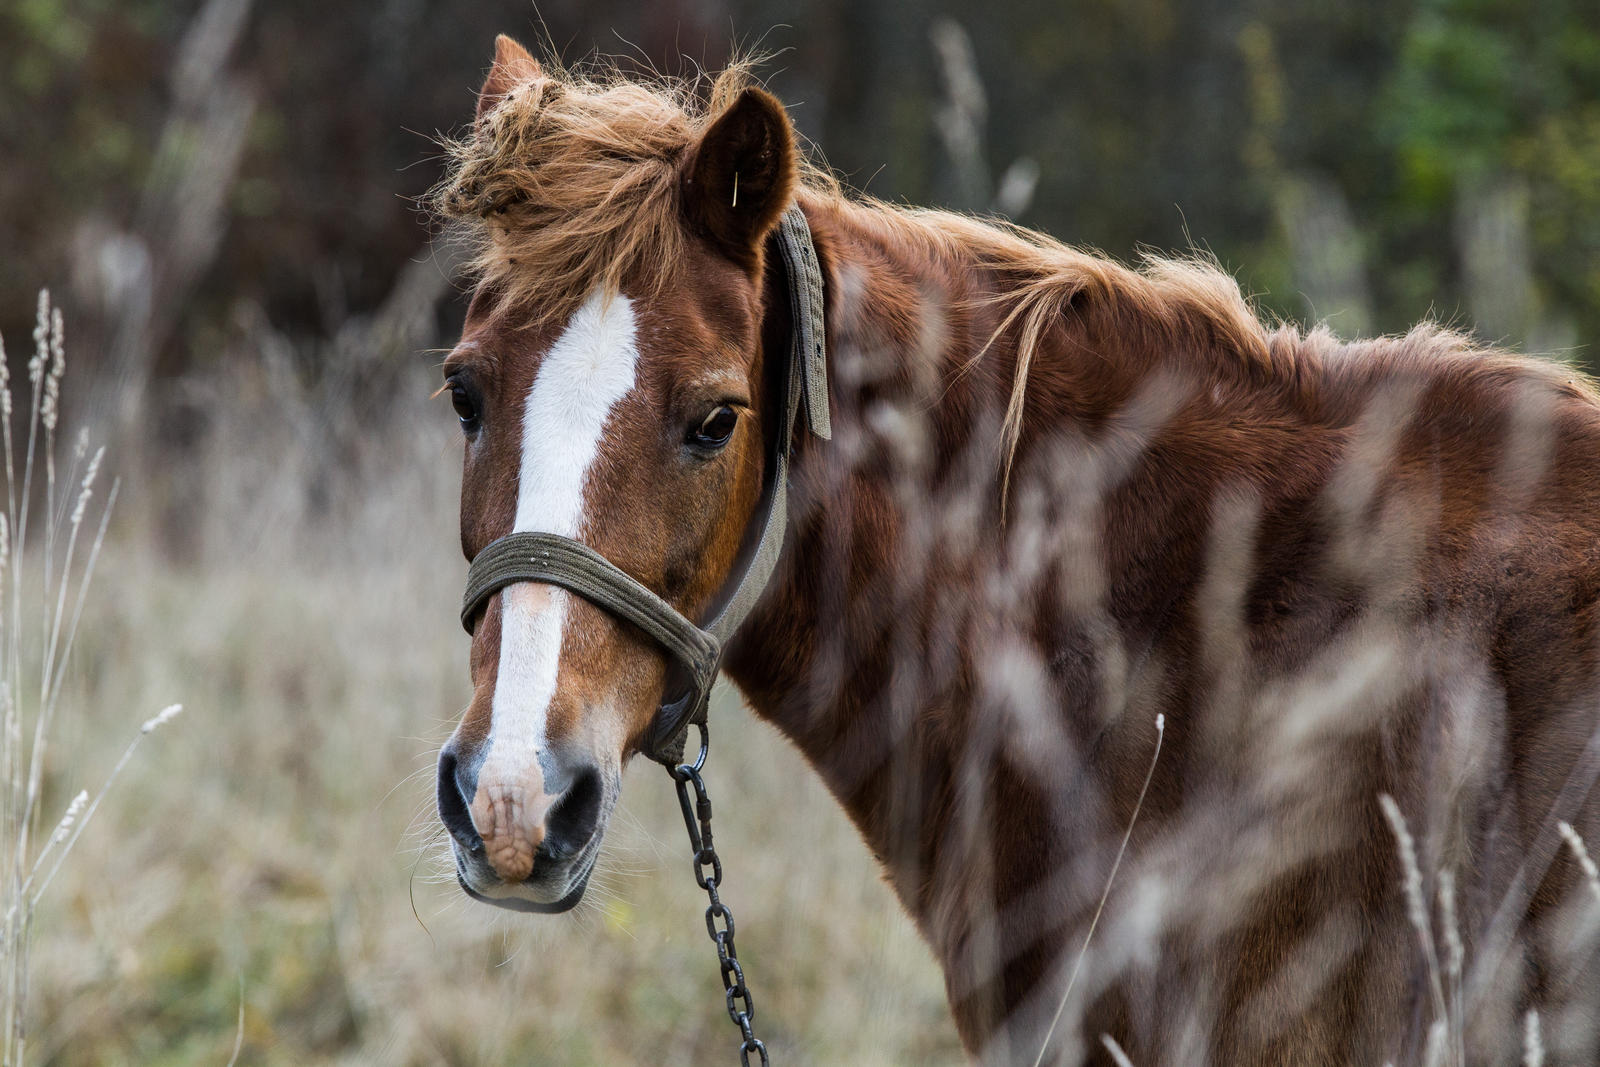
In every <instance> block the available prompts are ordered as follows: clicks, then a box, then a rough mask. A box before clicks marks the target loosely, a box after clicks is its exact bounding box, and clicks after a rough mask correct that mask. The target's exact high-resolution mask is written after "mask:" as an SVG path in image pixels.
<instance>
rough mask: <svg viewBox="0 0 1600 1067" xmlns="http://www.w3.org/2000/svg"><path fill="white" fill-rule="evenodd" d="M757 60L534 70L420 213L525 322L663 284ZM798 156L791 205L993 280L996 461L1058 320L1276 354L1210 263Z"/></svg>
mask: <svg viewBox="0 0 1600 1067" xmlns="http://www.w3.org/2000/svg"><path fill="white" fill-rule="evenodd" d="M753 66H754V64H753V63H752V62H750V61H736V62H734V63H733V64H732V65H731V66H729V67H728V69H726V70H724V71H723V72H722V73H720V74H719V75H717V76H716V77H715V78H714V79H712V78H707V77H705V76H699V77H695V78H665V77H651V78H649V79H641V78H640V77H638V76H635V75H631V74H628V73H624V72H623V71H621V70H620V69H619V68H617V67H616V66H615V65H612V64H606V63H597V64H590V65H589V66H586V67H583V68H564V67H561V66H559V65H556V64H547V65H546V66H545V68H544V69H543V70H542V71H541V72H540V73H539V75H538V76H536V77H532V78H530V79H528V80H526V81H524V82H522V83H521V84H520V85H518V86H516V87H515V88H513V89H512V90H511V91H510V92H508V93H507V94H506V95H505V96H504V97H503V98H502V99H501V100H500V101H499V102H498V103H496V104H494V106H492V107H491V108H490V109H489V110H488V111H486V112H485V113H484V114H483V115H482V117H481V118H480V119H479V120H478V121H477V122H476V123H475V125H474V127H473V129H472V130H471V131H470V132H468V133H467V134H466V135H465V136H463V137H461V138H459V139H451V140H447V141H446V142H445V148H446V151H447V153H448V155H449V158H450V162H451V166H450V169H449V173H448V174H447V175H446V177H445V178H444V180H443V181H442V182H441V183H440V184H439V185H438V186H437V187H435V189H434V191H433V193H432V195H431V203H432V206H433V208H434V209H435V211H436V212H437V213H438V214H439V215H441V216H442V217H444V218H445V219H446V220H449V221H453V222H456V223H459V224H461V229H462V230H463V231H464V233H465V234H466V236H467V238H468V240H470V241H471V243H472V245H473V255H472V267H473V269H474V270H475V272H476V274H477V276H478V277H479V279H480V281H482V282H483V283H486V284H487V285H488V286H489V287H491V289H492V291H494V292H496V293H497V294H498V295H499V297H500V300H501V307H503V308H516V309H521V312H520V313H522V314H525V315H527V316H528V317H529V318H530V319H537V320H546V321H560V320H562V319H564V318H565V317H566V316H568V315H570V314H571V313H572V311H574V310H575V309H576V308H577V306H578V305H579V304H580V303H581V302H582V301H583V300H584V299H585V297H587V296H588V294H589V293H590V292H592V291H593V290H594V289H595V288H596V286H597V285H598V286H603V287H604V288H606V289H608V290H611V291H619V290H621V289H622V288H623V287H624V285H629V286H632V287H635V288H644V289H648V288H649V287H651V286H656V287H664V286H665V285H666V284H667V283H668V281H669V280H670V279H671V277H672V270H671V265H672V264H675V263H677V262H679V261H680V259H681V253H682V249H683V242H684V240H685V232H684V229H683V224H682V222H681V221H680V220H681V213H680V202H679V197H680V184H679V181H678V169H677V168H678V163H679V160H680V159H681V157H682V155H683V153H684V152H685V150H686V149H687V148H688V147H689V146H690V145H691V144H692V143H693V142H694V141H695V139H696V138H697V137H698V136H699V134H700V133H701V131H703V130H704V129H705V128H706V127H707V126H708V125H709V124H710V123H711V122H712V121H714V120H715V118H716V117H717V116H718V115H719V114H720V113H721V111H722V110H723V109H724V108H726V107H727V106H728V105H729V104H731V103H732V102H733V101H734V100H735V99H736V98H737V97H738V95H739V93H740V91H741V90H742V89H744V88H745V87H746V86H747V85H750V84H751V83H752V81H753V76H752V73H751V71H752V68H753ZM708 82H709V92H708V91H707V88H708V85H707V83H708ZM804 155H805V154H804V153H802V160H801V162H800V166H799V168H798V169H799V189H798V194H799V195H800V196H801V197H802V198H803V199H808V200H809V199H816V200H822V201H825V202H832V203H835V204H838V205H840V206H845V205H849V206H850V207H851V208H852V209H854V210H859V211H869V212H873V213H875V214H876V215H877V216H878V218H879V221H880V223H881V225H883V226H885V227H889V228H891V229H895V230H898V231H900V232H901V233H902V234H903V235H905V236H908V237H912V238H914V239H915V240H917V241H919V242H920V243H922V244H924V245H925V246H926V247H929V248H931V249H935V250H938V251H940V252H941V253H943V254H947V255H950V256H952V257H959V256H960V255H961V254H963V253H964V254H966V255H967V256H976V257H977V260H978V261H979V262H981V263H983V264H984V265H985V266H988V267H991V268H994V269H996V270H999V271H1001V272H1004V274H1005V275H1006V277H1007V280H1008V282H1009V283H1010V284H1009V285H1008V286H1007V288H1006V289H1005V291H1003V292H1000V293H998V294H997V295H996V297H995V301H996V302H997V304H998V305H999V306H1000V308H1001V325H1000V327H999V328H998V329H997V330H996V331H995V335H994V337H993V338H991V339H990V345H993V344H994V342H995V340H997V339H998V338H999V337H1001V335H1002V334H1006V333H1008V331H1013V330H1014V331H1015V334H1014V337H1015V345H1016V372H1015V375H1014V378H1013V385H1012V389H1011V395H1010V399H1009V402H1008V405H1007V412H1006V422H1005V447H1004V453H1005V455H1006V457H1007V465H1008V466H1009V459H1010V456H1011V455H1012V454H1013V453H1014V452H1015V449H1016V444H1017V440H1018V438H1019V436H1020V433H1021V428H1022V413H1023V401H1024V399H1025V395H1026V387H1027V380H1028V371H1029V367H1030V364H1031V361H1032V359H1033V356H1034V353H1035V352H1036V351H1037V350H1038V347H1039V342H1040V341H1041V339H1042V338H1043V337H1044V336H1045V335H1046V333H1047V332H1048V331H1049V330H1051V329H1052V328H1053V327H1054V326H1055V325H1056V324H1058V323H1060V322H1062V321H1063V319H1062V316H1063V315H1064V314H1066V313H1068V312H1069V311H1071V312H1072V313H1074V314H1076V315H1077V316H1078V318H1079V319H1080V320H1085V325H1086V326H1091V327H1095V326H1097V327H1099V328H1100V329H1104V330H1108V331H1109V330H1115V331H1118V332H1120V333H1127V332H1130V331H1134V332H1137V333H1138V334H1140V335H1142V336H1143V337H1145V338H1147V339H1148V342H1149V345H1148V346H1147V347H1154V348H1170V347H1173V346H1179V347H1182V348H1186V349H1191V350H1194V351H1195V352H1196V354H1197V355H1210V356H1212V357H1213V358H1217V359H1222V360H1224V361H1228V362H1230V363H1231V364H1232V365H1234V366H1235V367H1237V368H1240V369H1243V370H1245V371H1246V372H1254V371H1263V370H1267V369H1269V368H1270V365H1271V362H1272V353H1273V351H1274V349H1275V348H1276V347H1277V346H1273V345H1271V344H1269V336H1268V332H1267V330H1266V328H1265V327H1264V326H1263V325H1262V323H1261V321H1260V320H1259V319H1258V318H1257V316H1256V314H1255V312H1254V310H1253V309H1252V308H1251V307H1250V305H1249V303H1248V302H1247V301H1246V300H1245V299H1244V297H1243V296H1242V294H1241V293H1240V290H1239V286H1238V284H1237V282H1235V280H1234V279H1233V277H1232V276H1231V275H1229V274H1227V273H1226V272H1225V271H1223V270H1222V269H1220V268H1219V267H1218V266H1216V265H1215V263H1213V262H1211V261H1210V260H1209V259H1205V258H1201V257H1195V258H1186V259H1170V258H1164V257H1159V256H1153V255H1152V256H1146V257H1145V258H1144V261H1143V263H1142V264H1141V266H1140V268H1139V269H1137V270H1135V269H1131V268H1128V267H1125V266H1122V265H1121V264H1118V263H1116V262H1114V261H1112V260H1111V259H1109V258H1106V257H1104V256H1101V255H1098V254H1095V253H1091V252H1085V251H1082V250H1079V249H1075V248H1072V247H1070V246H1068V245H1065V244H1063V243H1061V242H1059V241H1056V240H1055V239H1053V238H1051V237H1048V236H1046V235H1044V234H1041V233H1038V232H1035V231H1031V230H1027V229H1024V228H1022V227H1019V226H1014V225H1011V224H1009V223H1005V222H1000V221H996V220H991V219H980V218H975V217H972V216H967V215H960V214H956V213H952V212H947V211H935V210H929V209H920V208H907V207H900V206H896V205H890V204H885V203H883V202H881V201H876V200H872V199H870V198H866V197H858V196H857V197H851V196H847V195H846V194H845V193H844V192H843V190H842V188H841V186H840V184H839V182H838V181H837V180H836V179H835V178H834V177H833V176H832V175H831V174H830V173H829V172H828V171H827V170H826V169H824V168H823V167H821V166H818V165H816V164H815V163H813V162H811V161H809V160H808V159H805V158H804ZM1088 320H1094V321H1088ZM986 347H987V346H986ZM1279 351H1281V349H1279Z"/></svg>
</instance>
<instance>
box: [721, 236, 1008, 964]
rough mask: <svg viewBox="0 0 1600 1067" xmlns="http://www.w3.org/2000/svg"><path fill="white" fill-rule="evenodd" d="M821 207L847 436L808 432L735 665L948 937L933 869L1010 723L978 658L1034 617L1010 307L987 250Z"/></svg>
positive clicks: (842, 430)
mask: <svg viewBox="0 0 1600 1067" xmlns="http://www.w3.org/2000/svg"><path fill="white" fill-rule="evenodd" d="M807 207H808V214H809V215H810V216H811V219H812V227H813V230H814V232H815V234H816V239H817V243H818V248H819V252H820V257H821V258H822V259H823V261H824V263H825V265H826V267H827V270H828V298H829V303H828V341H829V365H830V366H829V370H830V377H831V379H832V394H833V427H834V437H833V439H832V440H831V441H826V442H824V441H818V440H811V439H807V440H803V441H799V442H798V451H797V455H796V459H795V463H794V468H793V473H792V476H791V527H790V528H791V533H790V539H789V542H788V545H787V550H786V552H785V554H784V559H783V562H782V563H781V564H780V568H779V571H778V573H777V574H776V575H775V577H774V581H773V584H772V586H771V588H770V589H769V592H768V594H767V596H766V597H765V598H764V599H763V601H762V603H761V605H760V606H759V608H758V609H757V611H756V613H755V614H754V615H753V616H752V617H751V619H750V620H749V622H748V624H747V625H746V627H745V629H744V632H742V633H741V635H740V637H739V639H738V640H737V641H736V642H735V644H734V645H733V646H732V647H731V648H730V650H729V659H728V661H727V664H726V665H727V668H728V672H729V674H730V675H731V676H732V677H733V679H734V680H735V682H737V683H738V685H739V687H740V688H741V689H742V690H743V691H744V693H745V695H746V696H747V698H748V699H749V701H750V703H751V705H752V706H753V708H754V709H755V710H756V712H757V713H758V714H760V715H761V716H763V717H764V718H766V719H768V720H769V721H770V722H772V723H774V724H775V725H776V726H778V728H779V729H781V730H782V731H783V732H784V733H785V734H787V735H788V736H789V737H790V738H791V739H792V740H793V741H794V742H795V743H796V744H797V745H798V746H799V747H800V748H801V749H802V751H803V752H804V753H805V755H806V756H807V758H808V759H809V760H810V762H811V763H812V764H813V765H814V766H815V767H816V768H817V770H818V772H819V773H820V774H821V776H822V777H823V779H824V780H825V781H826V783H827V784H828V786H829V788H830V789H831V790H832V791H833V793H834V794H835V796H836V797H837V798H838V799H839V800H840V802H841V803H842V804H843V805H844V807H845V809H846V810H847V812H848V813H849V814H850V816H851V817H852V819H853V820H854V821H855V822H856V824H857V826H858V827H859V828H860V830H861V831H862V833H863V834H864V836H865V837H866V839H867V841H868V844H869V845H870V846H871V847H872V848H873V850H874V852H875V853H877V854H878V855H879V857H880V858H881V859H883V860H884V862H885V863H886V864H887V866H888V867H889V871H890V874H891V876H892V877H893V880H894V882H895V884H896V887H897V889H898V890H899V892H900V893H901V895H902V899H903V900H904V901H905V903H906V904H907V906H908V908H909V909H910V910H911V911H912V912H913V914H914V915H916V916H917V917H918V919H919V920H920V921H922V922H923V924H924V929H925V931H926V932H928V933H929V934H930V935H931V936H932V937H933V938H934V940H935V942H936V943H937V942H938V941H940V940H941V938H940V935H939V933H938V932H937V931H935V930H932V929H929V928H928V925H927V924H928V923H929V922H930V921H931V920H930V918H929V915H930V913H931V911H932V910H933V909H934V908H935V906H936V904H937V902H938V901H937V898H938V897H939V896H940V895H941V894H940V892H939V890H938V889H937V888H936V883H937V882H938V879H937V878H935V877H929V871H930V867H931V866H932V865H933V864H934V862H935V858H936V857H935V853H936V852H937V853H938V856H937V862H938V863H939V864H948V863H950V862H951V861H952V852H959V851H960V847H959V844H958V845H957V846H956V847H955V848H952V846H951V843H950V842H949V840H948V836H949V834H950V833H951V829H952V828H951V826H950V825H949V824H948V818H949V809H950V807H951V806H952V805H951V804H950V803H948V802H949V801H950V799H951V798H952V797H953V796H954V795H955V794H956V793H957V792H959V791H960V789H959V784H958V783H957V782H956V781H955V779H956V778H957V777H958V775H959V774H961V773H962V770H961V768H962V766H963V763H964V761H966V760H968V759H970V758H971V757H972V753H973V752H974V751H978V750H982V751H983V752H986V753H988V754H989V756H992V755H993V752H992V746H993V744H995V743H996V740H997V739H996V738H995V737H989V738H987V739H979V740H981V741H982V743H977V742H975V740H974V735H975V732H984V731H982V730H976V731H975V729H974V724H973V719H974V716H973V712H974V705H975V703H976V694H975V693H974V688H975V685H974V677H975V672H974V670H973V664H972V663H971V661H970V656H971V655H972V654H973V653H974V652H975V651H979V650H981V649H982V648H983V646H984V645H985V644H988V645H989V648H988V653H987V654H995V653H996V652H998V651H999V649H998V648H997V647H995V646H996V645H999V644H1003V642H1004V640H1005V639H1006V634H1007V633H1008V632H1014V630H1015V627H1016V620H1015V619H1011V618H1006V617H1004V616H1005V615H1006V613H1007V611H1008V610H1010V609H1008V608H1007V607H1006V606H1004V605H1005V604H1007V603H1012V602H1014V598H1008V597H1007V596H1005V595H1003V594H1002V595H1000V596H997V595H996V591H995V588H994V586H993V582H992V580H991V579H992V578H993V576H994V575H995V574H996V573H998V571H999V568H997V567H996V566H995V564H996V562H997V561H998V560H1000V559H1001V558H1002V556H1003V551H1004V546H1003V543H1002V542H1003V540H1004V538H1005V537H1006V536H1007V534H1006V532H1005V530H1004V528H1003V524H1002V523H1001V520H1000V507H1001V488H1000V471H1001V456H1002V448H1001V443H1000V442H1001V433H1000V423H1001V416H1002V414H1003V411H1004V408H1005V403H1006V399H1007V395H1008V393H1009V389H1010V385H1011V375H1012V373H1013V371H1014V369H1015V359H1014V355H1013V354H1012V353H1011V352H1010V351H1009V350H1008V349H1006V348H1004V347H1003V346H1000V345H996V346H995V347H994V348H993V349H991V350H989V351H987V352H984V353H983V358H982V359H981V360H978V361H977V362H973V357H974V356H976V355H978V354H979V353H980V352H982V351H983V349H984V345H985V344H986V342H988V340H989V338H990V335H991V333H992V332H993V331H994V329H995V327H996V325H998V323H999V313H998V312H997V311H996V310H995V309H994V305H993V303H992V302H989V303H988V304H985V303H984V302H983V297H985V296H987V295H989V294H990V293H991V292H992V291H993V287H994V284H995V282H994V279H993V277H992V276H990V275H987V274H986V273H985V271H984V270H983V268H981V267H980V266H979V265H978V263H977V261H976V257H964V256H963V255H962V253H961V250H960V249H950V248H941V247H940V246H939V245H938V244H937V243H936V242H933V241H931V240H928V241H926V242H924V241H919V240H918V239H917V236H918V235H917V234H915V232H909V233H908V231H907V227H906V224H905V223H903V222H900V221H898V220H896V221H895V222H894V223H892V224H888V225H883V226H882V227H881V228H880V226H879V225H878V223H877V220H875V219H874V217H873V214H872V213H871V212H870V211H869V210H867V209H862V208H846V207H838V206H831V205H821V206H817V205H809V204H808V205H807ZM802 436H804V435H802ZM979 725H981V724H979ZM985 745H989V746H991V748H985V747H984V746H985ZM985 758H988V756H985ZM998 762H999V763H1004V762H1005V761H1004V760H1000V761H998ZM1001 773H1002V776H1003V771H1002V772H1001Z"/></svg>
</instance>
